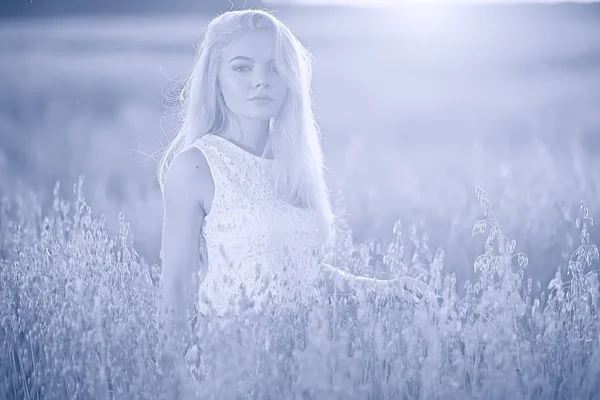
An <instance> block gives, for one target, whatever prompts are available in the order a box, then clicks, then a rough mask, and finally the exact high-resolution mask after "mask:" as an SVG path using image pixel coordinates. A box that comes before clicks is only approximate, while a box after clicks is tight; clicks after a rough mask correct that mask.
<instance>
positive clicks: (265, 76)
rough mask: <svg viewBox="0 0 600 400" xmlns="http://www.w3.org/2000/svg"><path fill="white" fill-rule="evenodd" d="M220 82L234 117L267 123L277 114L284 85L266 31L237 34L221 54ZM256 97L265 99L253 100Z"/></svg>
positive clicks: (285, 91) (285, 93) (285, 87)
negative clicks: (266, 121) (265, 121)
mask: <svg viewBox="0 0 600 400" xmlns="http://www.w3.org/2000/svg"><path fill="white" fill-rule="evenodd" d="M221 57H222V58H221V68H220V70H219V77H218V79H219V83H220V85H221V92H222V94H223V98H224V99H225V104H226V105H227V108H229V110H230V111H231V112H232V113H233V114H234V115H235V116H236V117H238V118H239V117H243V118H248V119H255V120H269V119H271V118H273V117H275V116H277V114H278V113H279V111H280V110H281V107H282V106H283V103H284V101H285V98H286V96H287V92H288V89H287V85H286V83H285V81H284V80H283V77H281V76H280V75H279V73H278V71H277V68H276V66H275V60H274V43H273V38H272V36H271V34H270V33H269V32H266V31H254V32H247V33H244V34H242V35H239V36H238V37H236V38H235V39H234V40H232V41H231V42H230V43H228V44H227V45H226V46H224V47H223V49H222V53H221ZM255 96H261V97H265V98H264V99H253V98H254V97H255Z"/></svg>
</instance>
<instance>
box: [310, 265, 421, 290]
mask: <svg viewBox="0 0 600 400" xmlns="http://www.w3.org/2000/svg"><path fill="white" fill-rule="evenodd" d="M321 266H322V272H323V273H324V274H325V276H326V281H327V283H328V291H329V292H330V293H331V292H333V291H335V292H337V293H340V294H348V293H350V292H351V291H352V290H353V289H356V288H363V289H370V288H371V289H375V290H382V291H392V292H394V294H396V295H397V296H399V297H405V298H409V297H412V296H413V295H417V294H418V295H425V294H427V293H432V291H431V289H430V288H429V286H427V285H426V284H425V283H423V282H421V281H419V280H417V279H414V278H411V277H409V276H403V277H396V278H393V279H375V278H368V277H365V276H358V275H353V274H351V273H349V272H346V271H343V270H341V269H339V268H335V267H333V266H331V265H329V264H327V263H321Z"/></svg>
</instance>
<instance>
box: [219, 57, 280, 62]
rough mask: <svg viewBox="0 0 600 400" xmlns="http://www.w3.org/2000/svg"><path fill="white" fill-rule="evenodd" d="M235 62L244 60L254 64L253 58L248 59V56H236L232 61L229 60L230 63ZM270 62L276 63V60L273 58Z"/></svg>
mask: <svg viewBox="0 0 600 400" xmlns="http://www.w3.org/2000/svg"><path fill="white" fill-rule="evenodd" d="M235 60H243V61H250V62H254V59H253V58H250V57H246V56H235V57H233V58H232V59H231V60H229V62H233V61H235ZM269 62H275V59H273V58H271V59H270V60H269Z"/></svg>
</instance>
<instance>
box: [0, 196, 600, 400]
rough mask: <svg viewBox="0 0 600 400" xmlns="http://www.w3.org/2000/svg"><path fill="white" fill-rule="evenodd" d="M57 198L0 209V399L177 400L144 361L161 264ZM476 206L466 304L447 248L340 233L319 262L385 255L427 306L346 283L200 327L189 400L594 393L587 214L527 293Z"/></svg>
mask: <svg viewBox="0 0 600 400" xmlns="http://www.w3.org/2000/svg"><path fill="white" fill-rule="evenodd" d="M56 189H58V187H57V188H56ZM58 193H59V191H58V190H56V191H55V198H54V199H55V200H54V204H53V207H52V208H51V209H50V211H49V212H48V213H47V214H46V213H43V212H42V210H41V208H40V206H39V204H38V203H37V201H36V199H35V196H33V195H29V196H27V195H25V193H22V195H20V196H19V200H13V199H10V198H8V197H4V198H3V199H2V207H1V210H0V220H1V221H2V228H3V229H2V230H0V234H1V236H0V245H1V247H0V249H2V257H1V261H0V267H1V268H0V314H1V315H2V316H3V317H2V319H1V320H0V339H1V340H0V353H1V354H2V355H3V357H2V359H1V360H2V361H1V362H0V377H1V379H0V382H1V383H0V397H1V398H5V399H42V398H43V399H159V398H161V399H162V398H165V399H166V398H174V397H169V394H170V393H172V392H171V390H173V389H172V388H173V386H172V381H171V378H170V377H169V375H168V374H162V373H160V371H158V370H157V367H156V360H157V357H158V356H159V350H158V349H159V346H158V344H159V343H160V335H159V333H158V329H157V323H156V312H155V311H156V300H157V289H158V286H157V285H158V280H159V276H160V271H159V269H157V268H156V267H155V266H150V265H148V264H147V263H146V262H144V261H143V260H141V259H140V258H139V256H138V255H137V253H136V251H135V248H134V246H132V239H133V238H132V234H131V229H130V227H129V223H128V221H127V220H126V219H125V218H120V219H119V227H120V229H119V233H118V235H115V236H113V235H110V234H109V233H108V232H107V231H106V221H105V220H104V219H103V218H95V217H93V213H92V210H91V208H90V207H89V205H87V204H86V203H85V199H84V197H83V194H82V186H81V184H79V185H75V186H74V191H73V193H74V195H71V196H70V197H69V198H68V199H61V198H60V197H59V195H58ZM477 198H478V200H479V204H480V206H481V212H482V215H481V219H480V220H478V221H476V222H475V223H474V226H473V234H474V235H478V234H482V235H483V237H485V238H486V241H485V246H484V248H483V249H482V252H481V255H480V256H479V257H478V258H477V261H476V263H475V269H476V272H477V276H478V277H477V279H476V280H475V281H473V282H472V283H471V282H469V283H468V284H467V290H466V294H465V295H464V296H459V295H457V293H456V277H455V276H454V275H448V274H446V273H445V272H444V271H443V269H442V267H443V261H444V254H443V252H442V251H437V252H435V253H433V252H432V251H431V250H430V249H429V248H428V247H427V245H426V242H424V241H423V240H422V239H423V238H420V237H417V236H415V237H413V238H411V239H410V241H411V242H412V243H413V244H414V245H415V246H416V248H417V252H416V253H415V254H414V255H413V257H408V254H406V253H405V243H404V242H407V243H406V244H408V241H407V240H403V239H402V236H401V235H400V230H398V231H397V235H396V237H395V238H394V239H393V241H392V242H390V243H389V246H388V247H387V248H383V249H379V250H377V249H369V248H367V247H365V248H361V249H360V251H359V252H358V253H356V252H354V251H353V249H352V246H351V243H352V238H351V237H344V236H341V237H340V238H339V239H338V242H337V243H336V244H335V245H334V246H332V247H331V248H330V250H329V252H328V256H327V257H328V261H330V262H332V263H333V264H335V265H338V266H341V267H343V268H348V269H350V270H354V271H363V273H364V272H368V271H369V258H371V257H372V258H374V259H377V258H378V257H380V256H383V257H381V259H382V262H383V263H384V264H385V265H386V266H387V267H388V268H389V269H390V270H391V271H392V272H393V273H395V274H402V275H406V274H408V275H411V276H414V277H418V278H419V279H421V280H423V281H424V282H426V283H427V284H429V285H430V287H431V288H432V290H433V292H434V293H433V294H434V296H428V297H423V298H421V299H420V300H419V299H416V298H415V299H410V298H408V299H406V298H404V297H402V298H398V297H394V296H391V295H390V294H388V293H385V292H373V291H370V290H369V291H363V290H358V289H357V290H356V291H355V292H354V293H353V294H352V296H349V297H342V296H339V297H332V298H328V297H326V296H325V295H324V296H323V298H322V300H321V301H319V303H318V304H316V305H315V306H314V307H313V308H310V309H306V310H303V311H302V312H300V313H298V314H295V315H293V316H289V315H285V314H281V313H279V312H277V310H276V309H268V310H267V312H265V313H264V314H261V315H260V316H256V315H254V314H252V313H251V310H245V311H241V315H242V317H244V316H245V317H246V318H239V319H233V320H230V322H228V323H223V324H222V323H217V322H216V321H213V320H209V321H208V322H207V323H199V324H198V325H197V330H196V332H197V345H196V346H194V347H192V348H191V349H190V351H188V353H187V360H188V367H189V373H190V374H191V375H192V376H194V377H196V378H197V379H198V381H199V382H200V383H201V384H200V385H199V387H198V390H199V393H200V394H199V397H198V398H201V399H209V398H223V399H231V398H240V396H243V395H248V396H250V397H244V398H253V399H266V398H280V399H283V398H285V399H288V398H289V399H291V398H294V399H296V398H297V399H300V398H302V399H322V398H328V399H357V400H358V399H465V398H469V399H470V398H472V399H505V398H513V399H562V398H568V399H594V398H597V396H598V395H599V394H600V362H599V361H598V357H597V356H596V355H597V354H598V353H597V351H598V348H599V345H600V339H599V338H600V331H599V328H600V321H599V320H598V313H597V311H598V310H597V307H598V300H599V298H600V292H599V282H598V274H597V272H596V271H590V266H591V265H592V263H593V262H596V261H598V248H597V247H596V246H595V245H593V244H592V242H591V240H590V239H591V238H590V236H589V231H588V227H589V226H591V224H592V223H593V221H592V219H591V218H590V216H589V212H588V210H587V209H586V208H585V206H584V205H582V206H581V209H580V216H579V217H578V221H579V222H578V224H579V226H580V228H581V238H580V243H579V246H578V248H577V250H576V251H575V252H574V253H573V254H572V256H571V261H570V262H569V263H568V268H569V271H570V279H569V281H566V282H563V281H562V279H561V277H560V273H557V274H556V277H555V278H554V279H553V280H552V282H551V283H550V285H549V286H548V287H547V288H544V292H543V294H542V295H541V297H537V296H534V295H532V288H533V287H535V286H538V287H539V282H536V281H532V280H527V281H524V280H523V271H524V269H525V268H526V266H527V256H526V255H525V254H523V253H519V252H517V251H516V250H515V249H516V248H517V247H518V244H516V243H515V242H514V240H512V239H511V238H508V237H506V236H505V235H504V234H503V232H502V230H501V226H500V225H499V223H498V221H497V219H496V215H495V211H494V208H493V207H492V205H491V204H490V202H489V199H488V198H487V196H486V194H485V192H483V191H482V190H481V189H478V191H477ZM336 204H337V206H336V209H338V210H340V209H341V208H342V207H343V202H337V203H336ZM372 250H375V251H372ZM240 304H243V302H241V303H240ZM240 309H241V310H244V307H242V306H241V305H240ZM162 396H164V397H162ZM171 396H172V394H171Z"/></svg>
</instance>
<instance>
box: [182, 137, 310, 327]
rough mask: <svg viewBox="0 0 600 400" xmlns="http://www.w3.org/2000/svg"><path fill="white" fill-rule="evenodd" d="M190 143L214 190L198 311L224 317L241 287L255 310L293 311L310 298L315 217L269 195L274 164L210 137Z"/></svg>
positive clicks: (205, 227)
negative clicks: (201, 159)
mask: <svg viewBox="0 0 600 400" xmlns="http://www.w3.org/2000/svg"><path fill="white" fill-rule="evenodd" d="M192 146H194V147H196V148H198V149H200V150H201V151H202V153H203V154H204V156H205V158H206V160H207V162H208V166H209V168H210V171H211V174H212V178H213V181H214V188H215V191H214V200H213V202H212V207H211V209H210V211H209V213H208V214H207V215H206V217H205V219H204V224H203V226H202V234H203V237H204V240H205V245H206V252H207V255H208V269H207V273H206V276H204V279H203V281H202V284H201V285H200V293H199V296H198V298H199V300H198V303H197V308H198V311H199V312H200V313H201V314H203V315H205V316H207V315H213V314H216V315H218V316H223V315H224V313H225V311H226V310H227V308H228V307H229V306H230V304H232V303H233V304H236V303H237V302H238V300H239V299H240V293H241V291H240V288H241V287H243V288H244V289H245V294H246V296H247V298H249V299H250V300H251V301H252V302H253V303H254V309H255V310H257V311H260V310H262V309H263V308H264V306H265V305H266V304H267V303H266V302H267V301H268V302H270V304H273V303H272V302H275V304H276V306H277V307H278V308H286V309H291V310H292V311H293V310H295V309H297V308H298V307H302V306H303V305H305V304H307V302H312V301H313V300H315V299H316V298H317V297H318V296H319V291H318V284H317V282H318V277H319V270H320V263H319V260H320V251H321V247H320V243H319V236H318V231H317V227H318V223H317V216H316V213H315V212H314V211H312V210H307V209H302V208H298V207H295V206H293V205H292V204H290V203H288V202H286V201H285V200H284V199H283V198H282V197H281V196H279V195H278V194H277V193H275V190H274V186H273V184H272V183H271V182H270V181H269V179H268V177H267V174H268V172H269V170H270V168H272V164H273V160H270V159H267V158H262V157H259V156H256V155H254V154H252V153H249V152H247V151H245V150H243V149H242V148H241V147H239V146H237V145H236V144H234V143H233V142H231V141H229V140H227V139H225V138H223V137H221V136H217V135H214V134H206V135H204V136H202V137H201V138H199V139H197V140H196V141H195V142H194V143H193V144H192ZM201 279H202V277H201ZM208 304H210V307H209V306H208ZM232 307H234V308H233V309H232V311H233V312H235V305H233V306H232Z"/></svg>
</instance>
